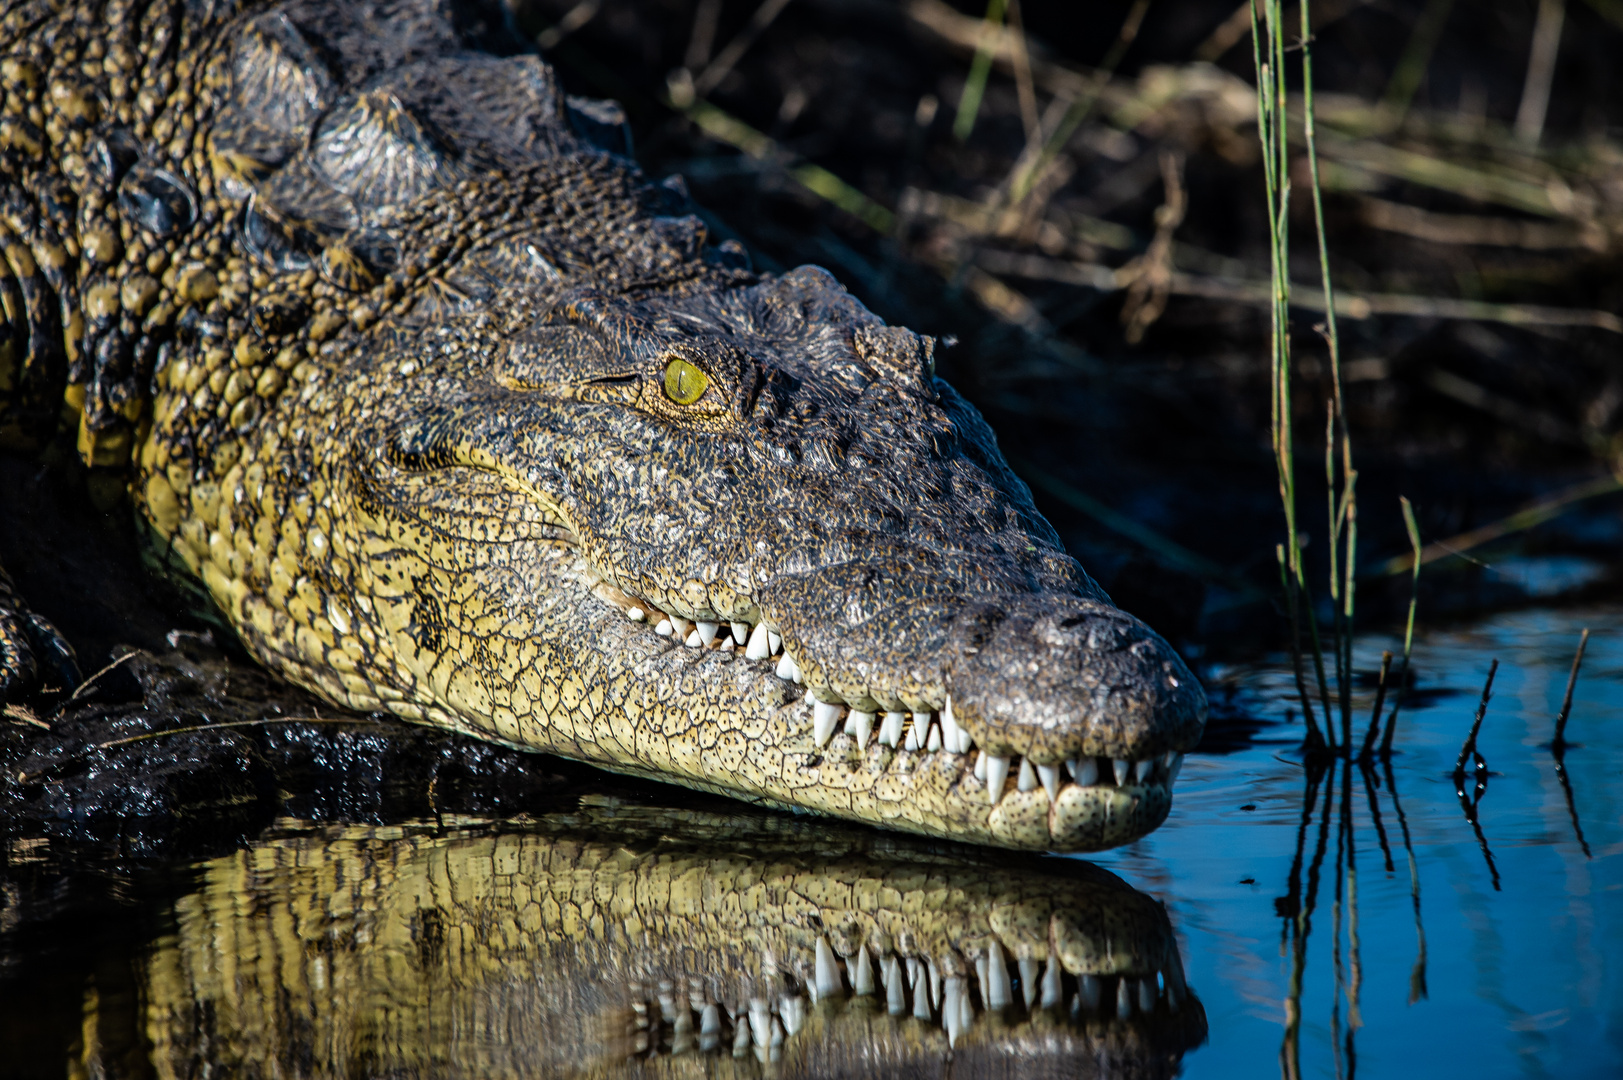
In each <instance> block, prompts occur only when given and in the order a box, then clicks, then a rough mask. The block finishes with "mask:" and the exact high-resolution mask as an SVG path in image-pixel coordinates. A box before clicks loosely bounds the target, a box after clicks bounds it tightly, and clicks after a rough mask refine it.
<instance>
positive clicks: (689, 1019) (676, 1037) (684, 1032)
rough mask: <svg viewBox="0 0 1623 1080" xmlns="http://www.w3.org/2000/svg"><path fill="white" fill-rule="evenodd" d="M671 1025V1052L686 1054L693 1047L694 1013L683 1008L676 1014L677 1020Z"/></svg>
mask: <svg viewBox="0 0 1623 1080" xmlns="http://www.w3.org/2000/svg"><path fill="white" fill-rule="evenodd" d="M671 1027H672V1028H673V1030H672V1031H671V1054H672V1055H673V1056H674V1055H676V1054H685V1053H687V1052H688V1051H689V1050H691V1049H693V1014H692V1013H691V1012H689V1011H688V1010H687V1009H682V1010H681V1011H679V1012H678V1013H677V1014H676V1022H675V1023H673V1024H672V1025H671Z"/></svg>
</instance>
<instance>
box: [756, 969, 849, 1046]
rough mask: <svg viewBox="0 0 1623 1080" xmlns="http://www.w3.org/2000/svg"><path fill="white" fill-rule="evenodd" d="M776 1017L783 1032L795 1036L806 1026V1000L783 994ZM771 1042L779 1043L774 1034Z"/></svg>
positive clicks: (836, 976)
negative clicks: (780, 1022) (781, 1022)
mask: <svg viewBox="0 0 1623 1080" xmlns="http://www.w3.org/2000/svg"><path fill="white" fill-rule="evenodd" d="M835 978H836V979H838V978H839V976H838V975H835ZM778 1015H779V1016H781V1017H783V1027H784V1030H786V1031H788V1033H789V1034H791V1035H793V1034H795V1033H796V1032H797V1031H799V1030H800V1029H801V1028H803V1027H805V1026H806V999H805V998H803V997H801V996H800V995H799V994H794V995H789V994H785V995H784V996H783V997H781V998H779V999H778ZM772 1041H773V1042H778V1041H780V1039H779V1037H778V1036H777V1034H776V1033H774V1034H773V1039H772Z"/></svg>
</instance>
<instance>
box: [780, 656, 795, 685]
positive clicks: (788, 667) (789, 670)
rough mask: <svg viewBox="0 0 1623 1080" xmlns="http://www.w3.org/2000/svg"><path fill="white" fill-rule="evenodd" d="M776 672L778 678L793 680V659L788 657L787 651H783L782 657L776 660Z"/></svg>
mask: <svg viewBox="0 0 1623 1080" xmlns="http://www.w3.org/2000/svg"><path fill="white" fill-rule="evenodd" d="M777 674H778V678H780V679H785V680H793V679H794V677H795V662H794V661H793V660H791V659H789V654H788V653H784V654H783V659H782V660H779V661H778V672H777Z"/></svg>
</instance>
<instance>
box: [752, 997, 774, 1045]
mask: <svg viewBox="0 0 1623 1080" xmlns="http://www.w3.org/2000/svg"><path fill="white" fill-rule="evenodd" d="M750 1034H751V1035H753V1036H754V1037H755V1045H756V1046H765V1045H766V1044H767V1043H768V1042H769V1041H771V1039H772V1013H771V1012H770V1011H768V1009H767V1004H766V999H765V998H750Z"/></svg>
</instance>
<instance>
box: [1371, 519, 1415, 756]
mask: <svg viewBox="0 0 1623 1080" xmlns="http://www.w3.org/2000/svg"><path fill="white" fill-rule="evenodd" d="M1398 503H1399V504H1400V505H1402V507H1403V527H1404V529H1406V530H1407V531H1408V533H1409V547H1410V548H1411V549H1413V551H1414V563H1413V567H1414V573H1413V576H1412V577H1410V579H1409V622H1408V624H1407V625H1406V626H1405V627H1404V628H1403V667H1401V668H1399V669H1398V698H1397V700H1396V701H1394V702H1393V703H1392V712H1391V713H1390V714H1388V716H1387V718H1386V734H1385V735H1383V736H1381V758H1382V760H1385V761H1390V760H1391V758H1392V736H1393V735H1394V734H1395V733H1396V731H1397V726H1398V710H1399V709H1401V708H1403V699H1404V698H1405V697H1407V696H1408V694H1409V653H1410V650H1411V649H1412V648H1413V646H1414V613H1415V608H1416V606H1417V605H1418V604H1419V602H1420V565H1421V559H1420V550H1421V549H1420V526H1419V525H1417V524H1415V519H1414V504H1413V503H1411V502H1410V501H1409V500H1408V497H1407V496H1403V495H1399V496H1398Z"/></svg>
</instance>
